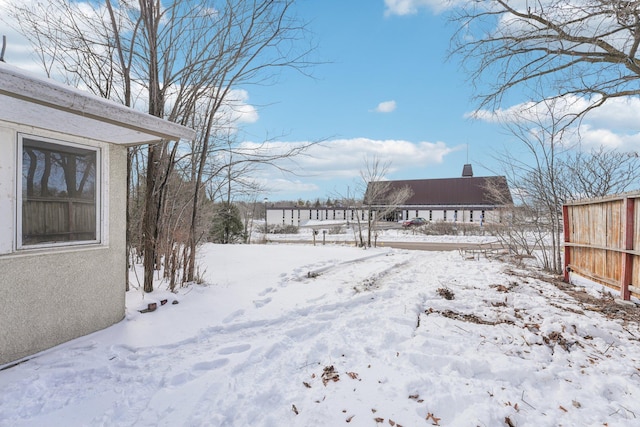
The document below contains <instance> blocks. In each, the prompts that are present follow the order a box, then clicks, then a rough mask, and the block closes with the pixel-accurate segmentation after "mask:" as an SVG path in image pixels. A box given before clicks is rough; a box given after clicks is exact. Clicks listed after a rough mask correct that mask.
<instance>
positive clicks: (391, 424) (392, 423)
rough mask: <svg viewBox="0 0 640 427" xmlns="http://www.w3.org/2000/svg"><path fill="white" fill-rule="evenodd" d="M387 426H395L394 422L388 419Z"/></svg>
mask: <svg viewBox="0 0 640 427" xmlns="http://www.w3.org/2000/svg"><path fill="white" fill-rule="evenodd" d="M389 425H390V426H392V427H393V426H395V425H396V422H395V421H393V420H392V419H391V418H389Z"/></svg>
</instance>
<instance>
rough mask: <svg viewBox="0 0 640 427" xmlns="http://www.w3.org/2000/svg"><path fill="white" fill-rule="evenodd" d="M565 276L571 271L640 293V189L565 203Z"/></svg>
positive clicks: (624, 294) (625, 291)
mask: <svg viewBox="0 0 640 427" xmlns="http://www.w3.org/2000/svg"><path fill="white" fill-rule="evenodd" d="M563 215H564V227H565V233H564V236H565V280H568V279H569V271H574V272H576V273H578V274H580V275H582V276H585V277H587V278H589V279H592V280H594V281H596V282H599V283H602V284H603V285H606V286H608V287H611V288H614V289H616V290H618V291H620V294H621V296H622V298H624V299H629V297H630V296H631V295H633V296H635V297H640V192H635V193H625V194H621V195H617V196H611V197H606V198H601V199H591V200H580V201H576V202H572V203H567V204H566V205H565V206H563Z"/></svg>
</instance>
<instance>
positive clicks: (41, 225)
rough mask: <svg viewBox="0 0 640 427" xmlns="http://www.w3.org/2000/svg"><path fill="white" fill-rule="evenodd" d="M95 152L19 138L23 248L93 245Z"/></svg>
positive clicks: (96, 151)
mask: <svg viewBox="0 0 640 427" xmlns="http://www.w3.org/2000/svg"><path fill="white" fill-rule="evenodd" d="M97 162H98V150H97V149H93V148H90V147H81V146H77V145H67V144H62V143H60V144H58V143H53V142H49V141H44V140H39V139H34V138H28V137H23V138H22V192H21V196H22V203H21V211H22V212H21V213H22V215H21V217H22V227H21V229H22V236H21V237H22V245H23V246H26V245H39V244H46V243H64V242H86V241H91V242H95V241H97V240H98V239H99V235H98V232H97V200H98V198H97V194H98V191H97V186H98V182H99V181H98V180H97V172H96V171H97V164H98V163H97Z"/></svg>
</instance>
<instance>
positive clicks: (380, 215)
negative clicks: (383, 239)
mask: <svg viewBox="0 0 640 427" xmlns="http://www.w3.org/2000/svg"><path fill="white" fill-rule="evenodd" d="M390 166H391V163H390V162H386V163H381V162H380V159H378V158H377V157H374V158H373V159H367V158H366V159H365V160H364V169H362V170H361V171H360V178H361V180H362V181H361V184H362V185H363V186H364V188H365V190H364V196H363V208H364V210H365V211H366V212H367V246H369V247H371V246H372V243H371V237H372V234H373V237H374V245H375V244H377V232H378V222H379V221H380V220H383V219H385V218H386V217H387V215H389V214H392V213H394V212H395V210H396V209H397V207H398V205H401V204H402V203H404V202H406V201H407V199H409V198H410V197H411V196H412V195H413V192H412V191H411V189H410V188H409V187H403V188H396V187H394V186H392V183H391V182H390V181H386V180H385V178H386V175H387V174H388V172H389V167H390Z"/></svg>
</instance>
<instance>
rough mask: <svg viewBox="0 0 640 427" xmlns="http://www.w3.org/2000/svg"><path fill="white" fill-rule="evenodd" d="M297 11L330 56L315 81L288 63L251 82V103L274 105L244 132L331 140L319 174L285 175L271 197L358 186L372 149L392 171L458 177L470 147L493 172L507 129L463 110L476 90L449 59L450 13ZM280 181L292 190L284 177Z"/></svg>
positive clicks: (375, 6) (328, 7)
mask: <svg viewBox="0 0 640 427" xmlns="http://www.w3.org/2000/svg"><path fill="white" fill-rule="evenodd" d="M298 9H299V13H300V14H301V16H303V17H304V18H305V19H307V20H309V21H310V29H311V31H312V32H313V33H314V34H315V37H316V40H317V42H318V51H317V52H316V54H315V55H316V57H317V58H318V59H319V60H320V61H325V62H326V63H324V64H322V65H318V66H317V67H315V68H314V70H313V75H314V78H313V79H312V78H309V77H305V76H303V75H300V74H297V73H295V72H293V71H289V72H287V73H286V74H285V75H284V76H282V78H281V80H280V82H279V84H278V85H276V86H270V87H262V88H260V87H259V88H254V87H252V88H251V89H250V94H249V96H250V98H249V100H248V101H249V102H250V103H253V104H257V105H262V104H270V105H269V106H268V107H266V108H262V109H260V110H259V120H258V121H256V122H255V123H253V124H251V125H249V126H246V127H245V129H244V131H245V132H246V135H247V136H246V138H247V139H251V138H259V137H260V136H263V135H264V134H265V133H269V134H270V135H280V134H283V135H284V136H283V137H282V138H281V140H285V141H291V142H299V141H308V140H319V139H326V138H329V140H328V141H326V142H325V143H324V144H323V146H325V147H328V148H327V149H325V150H323V149H322V148H317V149H314V150H312V154H313V155H314V156H319V158H318V159H317V161H316V162H315V163H316V164H317V167H316V164H313V162H311V160H310V159H308V160H304V161H303V164H305V165H308V166H309V167H308V168H304V170H305V171H306V172H307V173H309V174H313V176H305V177H292V176H282V177H278V178H277V179H283V180H286V181H291V182H289V185H288V187H289V190H286V191H283V192H282V193H276V192H275V191H274V195H273V197H274V198H276V199H278V198H280V197H289V196H288V195H291V196H290V197H292V198H297V197H300V198H302V199H311V200H313V199H315V198H316V197H319V198H321V200H323V199H324V198H326V197H327V196H328V195H330V194H333V193H339V194H340V193H344V191H345V190H346V187H347V186H350V188H351V191H353V188H354V183H355V182H358V181H360V177H359V171H360V170H361V169H363V167H364V159H365V157H369V158H372V157H373V156H377V157H378V158H379V159H380V160H381V161H383V162H390V164H391V165H390V170H391V173H389V175H388V178H389V179H421V178H442V177H454V176H460V174H461V172H462V167H463V165H464V164H465V163H466V162H467V145H468V147H469V148H468V161H469V162H470V163H472V164H473V166H474V172H475V174H476V175H478V176H479V175H491V174H493V173H492V172H491V171H490V170H489V169H487V168H491V167H492V162H493V161H492V159H491V155H490V149H491V147H494V146H495V145H496V143H500V142H501V140H502V139H504V135H502V134H501V132H500V129H499V128H498V127H497V126H495V125H491V124H486V123H482V122H480V121H474V120H471V119H468V118H465V114H466V113H469V112H470V111H472V110H473V106H472V101H471V98H472V90H471V85H470V84H469V83H468V82H467V78H466V77H467V76H466V75H465V74H464V73H462V72H461V71H460V70H459V64H458V63H457V62H455V61H447V60H446V56H447V49H448V47H449V39H450V37H451V34H452V32H453V30H454V29H453V27H452V26H451V25H448V23H447V19H446V17H445V16H443V15H442V14H436V13H434V12H433V10H432V9H430V8H428V7H423V8H419V9H418V11H417V13H415V14H410V15H402V16H401V15H398V14H394V13H390V10H389V9H388V8H387V6H386V5H385V2H384V1H383V0H375V1H372V0H350V1H344V0H324V1H322V2H317V1H304V2H302V4H301V5H300V6H299V8H298ZM385 106H386V107H390V108H386V109H385V108H379V107H385ZM483 166H485V167H483ZM271 182H272V186H273V181H271ZM280 184H282V185H283V190H285V189H284V187H286V186H287V182H280V181H278V184H277V185H280ZM296 187H298V188H299V191H296Z"/></svg>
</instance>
